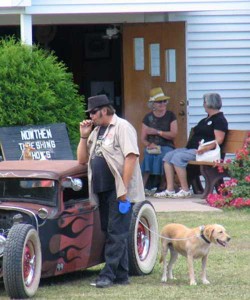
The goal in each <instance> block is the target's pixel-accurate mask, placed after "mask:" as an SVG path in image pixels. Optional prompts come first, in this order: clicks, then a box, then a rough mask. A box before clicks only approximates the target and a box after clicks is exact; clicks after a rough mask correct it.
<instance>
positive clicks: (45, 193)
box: [0, 178, 57, 206]
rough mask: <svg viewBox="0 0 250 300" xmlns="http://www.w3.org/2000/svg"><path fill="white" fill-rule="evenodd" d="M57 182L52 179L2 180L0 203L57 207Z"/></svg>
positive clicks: (0, 179) (0, 183) (0, 181)
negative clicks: (23, 203)
mask: <svg viewBox="0 0 250 300" xmlns="http://www.w3.org/2000/svg"><path fill="white" fill-rule="evenodd" d="M56 196H57V182H56V181H54V180H51V179H30V178H0V201H2V202H3V201H15V202H16V201H17V202H32V203H41V204H46V205H53V206H54V205H55V203H56Z"/></svg>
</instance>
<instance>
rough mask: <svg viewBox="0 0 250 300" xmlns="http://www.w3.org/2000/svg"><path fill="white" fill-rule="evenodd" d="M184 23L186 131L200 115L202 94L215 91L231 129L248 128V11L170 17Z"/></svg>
mask: <svg viewBox="0 0 250 300" xmlns="http://www.w3.org/2000/svg"><path fill="white" fill-rule="evenodd" d="M170 20H172V21H186V24H187V25H186V42H187V43H186V53H187V59H186V61H187V95H188V103H189V105H188V131H189V130H190V128H191V127H192V126H194V125H195V124H196V123H197V122H198V121H199V120H200V119H201V118H202V117H203V116H205V114H204V109H203V106H202V104H203V102H202V95H203V94H204V93H207V92H217V93H219V94H220V95H221V97H222V99H223V108H222V110H223V112H224V113H225V115H226V118H227V120H228V122H229V128H231V129H250V11H244V12H243V11H238V12H237V11H234V12H226V11H224V12H218V11H217V12H193V13H176V14H171V15H170Z"/></svg>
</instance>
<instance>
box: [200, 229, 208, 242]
mask: <svg viewBox="0 0 250 300" xmlns="http://www.w3.org/2000/svg"><path fill="white" fill-rule="evenodd" d="M204 229H205V226H204V225H202V226H200V231H201V238H202V239H203V240H204V241H205V242H206V243H208V244H210V241H209V240H208V239H207V238H206V237H205V235H204V234H203V233H204Z"/></svg>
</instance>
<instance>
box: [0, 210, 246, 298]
mask: <svg viewBox="0 0 250 300" xmlns="http://www.w3.org/2000/svg"><path fill="white" fill-rule="evenodd" d="M157 216H158V222H159V228H160V229H161V228H162V227H163V225H165V224H167V223H172V222H175V223H182V224H185V225H186V226H189V227H196V226H199V225H202V224H212V223H219V224H223V225H224V226H225V228H226V229H227V231H228V233H229V234H230V236H231V238H232V240H231V241H230V243H229V246H228V247H227V248H222V247H219V246H215V245H213V246H212V248H211V251H210V256H209V258H208V267H207V275H208V280H209V281H210V283H211V284H210V285H203V284H202V283H201V280H200V273H201V262H200V260H197V261H195V273H196V278H197V281H198V285H197V286H189V280H188V271H187V263H186V259H185V258H184V257H182V256H180V257H179V259H178V261H177V263H176V265H175V268H174V275H175V277H176V278H177V279H176V280H171V281H169V282H168V283H167V284H162V283H161V275H162V266H161V265H160V264H159V262H158V261H157V263H156V266H155V268H154V271H153V272H152V273H151V274H150V275H147V276H139V277H136V276H135V277H131V278H130V279H131V284H130V285H129V286H116V287H112V288H109V289H97V288H95V287H91V286H90V285H89V283H90V282H91V281H92V280H93V279H95V278H96V276H97V275H98V273H99V271H100V270H101V267H102V266H97V267H95V268H91V269H89V270H85V271H82V272H75V273H73V274H68V275H64V276H59V277H54V278H48V279H43V280H42V281H41V284H40V287H39V289H38V292H37V294H36V296H35V299H58V300H59V299H67V300H71V299H74V300H75V299H88V300H92V299H98V300H99V299H100V300H106V299H109V300H110V299H114V300H125V299H126V300H130V299H131V300H137V299H150V300H156V299H168V300H171V299H174V300H185V299H193V300H198V299H199V300H200V299H202V300H211V299H213V300H217V299H220V300H228V299H230V300H239V299H240V300H246V299H250V284H249V274H250V263H249V261H250V210H247V209H245V210H225V211H224V212H195V213H194V212H178V213H175V212H169V213H168V212H166V213H158V214H157ZM0 299H8V298H7V295H6V292H5V290H4V286H3V283H2V282H1V283H0Z"/></svg>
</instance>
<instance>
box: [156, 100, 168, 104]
mask: <svg viewBox="0 0 250 300" xmlns="http://www.w3.org/2000/svg"><path fill="white" fill-rule="evenodd" d="M167 102H168V101H167V100H161V101H156V103H159V104H161V103H164V104H166V103H167Z"/></svg>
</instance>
